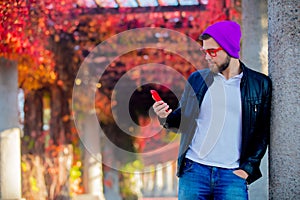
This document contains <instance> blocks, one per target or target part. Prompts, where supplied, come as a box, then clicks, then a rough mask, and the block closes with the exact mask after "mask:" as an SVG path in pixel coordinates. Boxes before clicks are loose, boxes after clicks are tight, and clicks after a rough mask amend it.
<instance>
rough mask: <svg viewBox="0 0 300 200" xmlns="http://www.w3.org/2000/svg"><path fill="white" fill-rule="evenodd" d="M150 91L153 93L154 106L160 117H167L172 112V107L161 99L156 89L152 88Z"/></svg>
mask: <svg viewBox="0 0 300 200" xmlns="http://www.w3.org/2000/svg"><path fill="white" fill-rule="evenodd" d="M150 92H151V94H152V98H153V99H154V100H155V103H154V104H153V106H152V107H153V110H154V112H155V113H156V114H157V115H158V116H159V117H160V118H166V117H167V116H168V115H169V114H170V113H171V112H172V109H169V105H168V104H167V103H165V102H164V101H163V100H162V99H161V97H160V96H159V94H158V93H157V92H156V91H155V90H151V91H150Z"/></svg>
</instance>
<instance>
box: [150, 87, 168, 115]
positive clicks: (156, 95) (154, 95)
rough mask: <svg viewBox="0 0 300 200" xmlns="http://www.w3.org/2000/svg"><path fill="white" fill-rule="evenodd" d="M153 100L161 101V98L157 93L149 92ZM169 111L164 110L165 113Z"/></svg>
mask: <svg viewBox="0 0 300 200" xmlns="http://www.w3.org/2000/svg"><path fill="white" fill-rule="evenodd" d="M150 92H151V94H152V96H153V98H154V100H155V101H162V99H161V97H160V96H159V94H158V92H156V90H150ZM168 111H169V109H167V110H166V112H168Z"/></svg>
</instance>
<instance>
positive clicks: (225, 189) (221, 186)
mask: <svg viewBox="0 0 300 200" xmlns="http://www.w3.org/2000/svg"><path fill="white" fill-rule="evenodd" d="M233 171H234V169H224V168H219V167H211V166H206V165H202V164H199V163H196V162H193V161H191V160H189V159H187V158H186V159H185V163H184V166H183V173H182V175H181V176H180V178H179V193H178V199H179V200H197V199H198V200H204V199H209V200H248V186H247V182H246V180H245V179H243V178H240V177H239V176H237V175H235V174H234V173H233Z"/></svg>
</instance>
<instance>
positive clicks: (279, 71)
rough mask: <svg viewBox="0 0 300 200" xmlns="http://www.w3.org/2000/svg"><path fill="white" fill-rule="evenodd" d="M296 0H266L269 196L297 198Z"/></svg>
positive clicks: (299, 92) (299, 62)
mask: <svg viewBox="0 0 300 200" xmlns="http://www.w3.org/2000/svg"><path fill="white" fill-rule="evenodd" d="M299 6H300V3H299V0H269V1H268V16H269V28H268V38H269V44H268V46H269V74H270V76H271V78H272V80H273V99H272V117H271V137H270V199H278V200H279V199H280V200H282V199H299V197H300V179H299V174H300V167H299V166H300V123H299V119H300V106H299V105H300V101H299V99H300V87H299V86H300V84H299V80H300V70H299V66H300V57H299V44H300V37H299V32H300V24H299Z"/></svg>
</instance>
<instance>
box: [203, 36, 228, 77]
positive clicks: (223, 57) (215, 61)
mask: <svg viewBox="0 0 300 200" xmlns="http://www.w3.org/2000/svg"><path fill="white" fill-rule="evenodd" d="M219 47H220V45H219V44H218V43H217V42H216V41H215V40H214V39H213V38H209V39H207V40H203V47H202V48H203V50H208V51H209V50H213V53H211V55H210V54H209V53H206V55H205V59H206V60H207V62H208V65H209V68H210V70H211V71H212V72H214V73H219V72H222V71H224V70H225V69H226V68H227V67H228V65H229V62H230V57H229V56H228V55H227V53H226V52H225V51H224V50H218V48H219ZM214 50H215V51H214Z"/></svg>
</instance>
